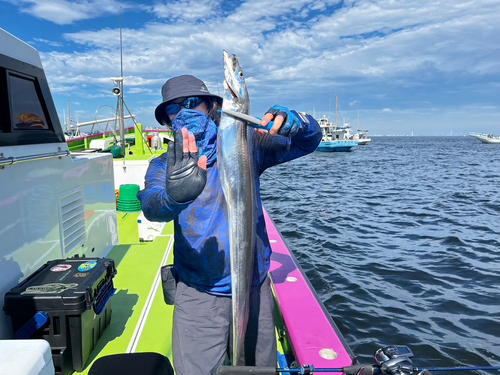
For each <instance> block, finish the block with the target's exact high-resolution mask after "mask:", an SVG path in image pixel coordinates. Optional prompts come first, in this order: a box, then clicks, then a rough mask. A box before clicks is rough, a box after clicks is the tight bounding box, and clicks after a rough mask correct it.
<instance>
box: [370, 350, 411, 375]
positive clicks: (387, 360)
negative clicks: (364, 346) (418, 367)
mask: <svg viewBox="0 0 500 375" xmlns="http://www.w3.org/2000/svg"><path fill="white" fill-rule="evenodd" d="M412 357H413V352H412V351H411V350H410V348H409V347H407V346H395V345H390V346H386V347H385V348H381V349H378V350H377V351H376V352H375V354H374V355H373V358H375V362H377V365H378V366H380V371H381V372H382V373H383V374H388V375H413V371H414V369H415V367H414V366H413V362H412V361H411V359H410V358H412Z"/></svg>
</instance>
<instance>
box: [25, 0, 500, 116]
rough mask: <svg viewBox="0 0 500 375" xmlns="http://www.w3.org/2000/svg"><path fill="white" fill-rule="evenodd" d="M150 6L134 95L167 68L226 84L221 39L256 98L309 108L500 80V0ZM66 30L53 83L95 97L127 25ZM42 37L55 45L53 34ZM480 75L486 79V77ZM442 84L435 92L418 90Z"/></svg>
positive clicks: (114, 69)
mask: <svg viewBox="0 0 500 375" xmlns="http://www.w3.org/2000/svg"><path fill="white" fill-rule="evenodd" d="M19 4H20V7H22V8H21V9H22V10H23V11H25V12H31V13H30V14H33V15H35V16H36V17H39V18H44V19H47V20H50V21H52V22H55V23H59V24H63V23H64V22H75V21H77V20H80V19H84V18H83V17H87V18H96V17H100V16H101V15H110V14H117V13H118V12H119V5H120V4H119V3H118V2H117V1H115V0H102V1H99V2H97V1H93V0H92V1H91V0H89V1H74V2H70V1H63V0H54V1H52V2H50V3H49V2H46V1H41V0H40V1H38V0H37V1H35V0H21V1H20V2H19ZM124 8H125V9H126V10H128V11H132V10H133V9H129V8H127V5H126V4H125V5H124ZM139 8H140V9H142V10H147V11H148V12H150V14H152V15H154V16H155V17H157V18H155V19H150V20H149V22H148V23H144V24H142V25H138V26H137V25H135V24H130V23H125V24H124V30H123V47H124V50H123V58H124V74H125V85H126V90H127V92H128V93H129V94H130V96H134V95H136V96H138V97H139V96H141V95H142V96H144V95H148V96H151V97H153V96H156V99H152V101H153V100H158V98H159V91H160V87H161V85H162V84H163V83H164V81H165V79H167V78H169V77H172V76H174V75H178V74H184V73H193V74H195V75H197V76H199V77H200V78H202V79H203V80H205V81H207V84H208V85H209V88H210V89H211V90H215V91H217V89H218V88H219V87H220V83H221V81H222V61H221V53H222V49H226V50H228V52H229V53H235V54H236V55H237V56H238V57H239V58H240V61H241V64H242V66H243V68H244V70H245V74H246V76H247V78H248V79H247V83H248V86H249V90H250V94H251V97H252V103H253V104H252V106H253V108H255V107H257V108H259V109H260V106H261V105H264V104H263V103H268V102H270V101H272V102H273V104H274V102H275V101H279V98H283V99H284V101H287V102H289V103H291V104H290V105H292V104H293V105H301V106H304V107H305V108H304V110H305V109H307V108H311V109H312V108H317V107H320V106H322V107H323V108H327V107H328V100H329V98H331V96H332V95H335V94H336V93H337V92H341V93H342V94H343V95H344V96H347V93H350V94H352V96H350V97H349V98H348V100H349V102H350V106H353V105H355V104H356V105H357V107H358V106H359V104H360V103H363V106H365V105H366V106H367V105H372V106H373V105H374V103H377V104H376V105H377V106H378V108H377V111H378V113H380V112H381V111H384V112H387V111H390V110H393V111H397V110H399V109H400V108H398V106H400V107H404V106H405V105H414V106H415V105H417V106H422V107H424V106H425V107H429V104H428V103H424V101H425V100H427V102H429V103H433V107H435V108H439V105H440V104H439V103H440V102H442V101H443V98H445V97H451V96H452V95H455V96H459V95H460V93H462V92H464V91H465V90H474V91H473V92H474V94H476V95H478V94H481V95H483V96H485V97H486V96H488V93H491V92H494V90H495V89H496V90H498V81H499V78H498V76H499V75H500V47H499V45H498V42H497V39H498V35H500V23H499V22H498V19H500V3H499V2H498V1H494V0H476V1H474V2H466V1H456V0H443V1H440V2H435V1H432V0H421V1H417V0H407V1H405V2H395V1H393V0H356V1H354V0H344V1H343V2H342V3H341V2H340V0H323V1H312V0H283V1H279V2H276V1H275V0H252V1H247V2H240V3H235V2H225V1H223V0H201V1H194V0H176V1H172V2H165V1H163V2H161V3H156V4H155V5H151V6H147V5H139ZM271 10H272V11H271ZM134 11H135V10H134ZM56 13H57V14H56ZM133 27H134V28H133ZM66 30H68V29H66ZM64 40H65V43H64V44H65V46H64V47H66V46H68V45H69V46H73V47H74V48H73V49H74V50H75V52H72V51H70V50H68V49H67V48H65V49H64V51H65V52H60V50H61V49H59V50H58V51H53V52H47V53H44V54H42V61H43V63H44V65H45V66H46V70H47V74H48V78H49V82H50V83H51V86H52V87H54V88H55V90H56V92H61V93H63V92H66V93H68V92H77V91H79V90H81V89H82V88H84V85H87V86H88V88H86V89H85V90H88V91H87V94H86V95H87V96H94V97H96V96H97V97H101V96H102V97H105V96H106V95H109V90H110V89H111V88H112V87H113V85H112V83H111V81H110V79H109V77H114V76H118V75H119V74H120V66H119V64H120V51H119V30H118V28H109V27H106V28H100V29H99V28H94V29H92V30H81V31H77V32H72V33H65V34H64ZM37 42H39V43H46V44H47V45H48V44H49V42H48V40H47V38H45V39H42V38H40V39H38V40H37ZM491 77H492V79H488V78H491ZM473 78H474V79H476V80H479V81H478V83H477V84H475V85H473V84H472V83H471V82H476V81H474V79H473ZM483 81H485V82H483ZM486 81H487V82H486ZM495 85H496V87H495ZM431 86H432V89H431V92H430V93H429V95H428V97H427V96H423V97H418V98H415V99H411V95H412V93H414V92H416V91H418V90H421V89H425V88H426V87H431ZM440 86H442V88H441V87H440ZM77 88H79V89H77ZM100 90H102V91H100ZM445 90H446V91H445ZM361 94H362V95H361ZM82 95H83V94H82ZM464 96H465V95H464ZM341 99H342V98H341ZM389 100H391V101H393V102H390V103H385V102H387V101H389ZM405 100H406V101H407V102H405ZM411 100H412V101H411ZM357 107H356V108H357ZM389 107H390V108H391V109H389ZM144 108H147V106H144Z"/></svg>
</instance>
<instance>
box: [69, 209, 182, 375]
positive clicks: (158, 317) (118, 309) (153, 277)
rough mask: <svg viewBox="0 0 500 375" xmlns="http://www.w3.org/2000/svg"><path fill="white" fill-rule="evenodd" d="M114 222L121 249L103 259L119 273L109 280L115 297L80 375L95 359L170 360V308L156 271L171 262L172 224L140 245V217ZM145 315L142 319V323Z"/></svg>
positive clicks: (121, 216) (124, 216)
mask: <svg viewBox="0 0 500 375" xmlns="http://www.w3.org/2000/svg"><path fill="white" fill-rule="evenodd" d="M117 216H118V223H119V235H120V243H121V245H119V246H115V247H114V248H113V249H112V251H111V252H110V253H109V255H108V258H111V259H113V260H115V262H116V266H117V270H118V272H117V275H116V277H115V279H114V284H115V288H116V289H117V291H116V294H115V295H114V296H113V298H112V300H111V301H112V318H111V323H110V325H109V326H108V327H107V328H106V329H105V330H104V332H103V335H102V336H101V338H100V339H99V341H98V342H97V346H96V347H95V349H94V350H93V351H92V353H91V354H90V358H89V359H88V361H87V366H86V368H85V370H84V371H83V372H81V374H87V373H88V371H89V369H90V367H91V365H92V363H93V362H94V361H95V360H96V359H97V358H99V357H102V356H106V355H111V354H116V353H131V352H157V353H160V354H163V355H165V356H167V357H168V358H169V359H170V360H172V353H171V346H172V345H171V338H172V313H173V307H172V306H168V305H166V304H165V302H164V301H163V291H162V288H161V283H160V282H159V280H161V279H159V271H160V267H161V265H164V264H168V263H171V262H172V261H173V252H172V248H173V241H174V240H173V235H172V234H173V223H167V224H166V226H165V228H164V230H163V233H162V236H159V237H157V238H156V239H155V241H153V242H148V243H140V242H139V234H138V227H137V217H138V216H139V213H137V214H135V213H133V214H131V213H129V214H126V213H118V214H117ZM155 281H156V283H155ZM150 296H151V297H150ZM149 307H150V308H149ZM144 314H147V316H146V317H145V319H143V320H142V319H141V317H143V315H144ZM141 321H143V322H144V324H143V326H142V327H141V325H140V322H141ZM138 332H139V333H138ZM75 374H80V373H76V372H75Z"/></svg>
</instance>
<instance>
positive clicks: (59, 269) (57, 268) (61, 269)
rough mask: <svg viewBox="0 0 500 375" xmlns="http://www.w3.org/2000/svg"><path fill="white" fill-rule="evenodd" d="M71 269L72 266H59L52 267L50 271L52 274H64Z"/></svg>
mask: <svg viewBox="0 0 500 375" xmlns="http://www.w3.org/2000/svg"><path fill="white" fill-rule="evenodd" d="M70 268H71V264H58V265H56V266H54V267H52V268H51V269H50V270H51V271H52V272H64V271H67V270H69V269H70Z"/></svg>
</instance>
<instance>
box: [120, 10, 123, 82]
mask: <svg viewBox="0 0 500 375" xmlns="http://www.w3.org/2000/svg"><path fill="white" fill-rule="evenodd" d="M120 69H121V75H120V77H122V78H123V38H122V7H121V6H120Z"/></svg>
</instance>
